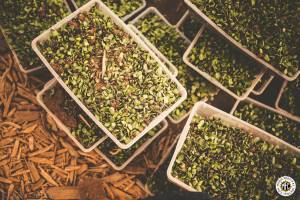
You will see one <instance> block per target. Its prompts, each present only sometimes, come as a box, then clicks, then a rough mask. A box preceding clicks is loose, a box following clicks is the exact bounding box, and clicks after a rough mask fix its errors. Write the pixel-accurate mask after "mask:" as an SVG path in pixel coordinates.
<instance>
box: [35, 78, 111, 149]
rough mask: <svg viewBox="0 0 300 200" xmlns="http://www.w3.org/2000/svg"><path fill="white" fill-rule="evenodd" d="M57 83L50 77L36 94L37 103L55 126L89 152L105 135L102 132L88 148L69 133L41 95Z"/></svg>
mask: <svg viewBox="0 0 300 200" xmlns="http://www.w3.org/2000/svg"><path fill="white" fill-rule="evenodd" d="M57 84H58V82H57V80H55V79H52V80H50V81H49V82H47V83H46V84H45V86H44V88H43V89H42V90H41V91H40V92H39V93H38V94H37V101H38V102H39V104H40V105H41V106H42V107H43V108H44V109H45V110H46V112H47V113H48V114H49V115H50V116H51V117H52V118H53V120H54V121H55V122H56V124H57V126H58V127H59V128H60V129H61V130H62V131H64V132H65V133H66V134H67V135H68V136H69V137H70V138H71V139H72V140H73V142H74V143H75V144H76V145H77V146H78V147H79V148H80V149H81V150H82V151H83V152H90V151H92V150H94V149H95V148H96V147H97V146H98V145H99V144H100V143H102V142H103V141H104V140H105V139H106V138H107V136H106V135H105V134H104V133H103V134H104V136H103V137H102V138H100V139H99V141H97V142H96V143H95V144H93V145H92V146H91V147H90V148H85V147H84V146H83V145H82V144H81V143H80V142H79V141H78V140H77V139H76V138H75V137H74V136H73V135H72V133H71V130H70V129H69V128H68V127H67V126H66V125H64V123H63V122H62V121H61V120H60V119H59V118H58V117H57V116H56V115H55V114H54V113H53V112H51V110H50V109H49V108H48V107H47V106H46V104H45V103H44V100H43V96H44V94H45V92H47V91H48V90H50V89H52V88H53V87H55V86H56V85H57Z"/></svg>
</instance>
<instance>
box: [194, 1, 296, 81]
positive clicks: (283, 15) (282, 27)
mask: <svg viewBox="0 0 300 200" xmlns="http://www.w3.org/2000/svg"><path fill="white" fill-rule="evenodd" d="M191 2H192V3H194V4H195V5H196V6H197V7H198V8H199V9H200V10H201V11H202V12H203V13H204V14H205V15H206V16H208V17H209V18H210V19H211V20H212V21H213V22H215V23H216V24H217V25H218V26H219V27H220V28H221V29H223V30H224V31H225V32H226V33H227V34H228V35H230V36H231V37H232V38H234V39H235V40H236V41H237V42H239V43H241V44H242V45H243V46H245V47H247V48H248V49H249V50H250V51H252V52H253V53H254V54H256V55H257V56H258V57H260V58H261V59H263V60H265V61H266V62H268V63H270V64H271V65H273V66H274V67H275V68H276V69H278V70H279V71H281V72H282V73H284V74H285V75H287V76H294V75H295V74H296V73H297V72H298V71H299V66H300V60H299V59H300V55H299V52H300V45H299V44H300V29H299V28H300V26H299V21H300V12H299V8H300V1H295V0H264V1H262V0H251V1H250V0H249V1H232V0H223V1H217V0H191Z"/></svg>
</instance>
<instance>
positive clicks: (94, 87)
mask: <svg viewBox="0 0 300 200" xmlns="http://www.w3.org/2000/svg"><path fill="white" fill-rule="evenodd" d="M39 48H40V49H41V52H42V53H43V54H44V56H45V57H46V59H47V60H48V61H49V63H50V64H51V66H52V67H53V68H54V70H55V71H56V72H57V73H58V74H59V75H60V76H61V78H62V79H63V81H64V82H65V83H66V85H67V86H68V87H69V88H70V89H71V90H72V91H73V93H74V94H75V95H76V96H77V97H78V98H79V99H80V100H81V101H82V102H83V103H84V104H85V106H87V108H88V109H89V110H90V111H91V112H92V113H93V114H94V115H95V116H96V118H97V119H98V120H99V121H100V122H102V124H103V125H104V126H105V127H106V128H107V129H108V130H109V131H110V132H111V133H112V134H113V135H114V136H115V137H116V138H117V139H118V140H119V141H120V142H122V143H125V144H128V143H129V142H130V141H131V140H132V139H133V138H135V137H136V136H137V135H138V134H139V133H140V132H141V131H143V130H144V129H145V127H146V126H147V125H148V124H149V123H150V122H151V121H152V120H153V119H154V118H155V117H157V116H158V115H159V114H160V113H162V112H163V111H165V110H166V109H168V108H169V107H170V106H171V105H173V104H174V103H175V102H176V101H177V100H178V99H179V98H180V94H179V90H178V88H177V85H176V84H175V83H174V82H172V81H171V79H170V78H169V77H168V76H167V75H166V74H165V73H164V72H163V70H162V68H161V67H160V66H159V64H158V63H157V62H156V61H155V59H154V58H152V57H151V55H150V54H149V53H148V52H146V51H145V50H143V49H142V48H141V47H139V45H138V44H137V43H136V42H134V40H133V39H132V38H131V36H130V35H129V34H127V33H126V32H124V31H123V29H121V28H120V27H118V26H117V25H116V24H115V23H114V22H113V21H112V19H111V18H109V17H108V16H106V15H104V14H103V13H102V12H101V11H100V10H99V9H98V8H97V7H96V6H95V7H93V8H91V10H90V11H89V12H85V13H81V14H79V15H78V16H77V17H76V18H74V19H73V20H71V21H70V22H68V24H66V25H65V26H64V27H63V28H61V29H59V30H57V31H52V33H51V38H50V39H49V40H47V41H45V42H44V43H43V44H40V45H39Z"/></svg>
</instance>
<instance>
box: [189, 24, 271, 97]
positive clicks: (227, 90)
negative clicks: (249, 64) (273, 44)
mask: <svg viewBox="0 0 300 200" xmlns="http://www.w3.org/2000/svg"><path fill="white" fill-rule="evenodd" d="M206 28H207V25H206V24H204V25H203V26H202V27H201V28H200V30H199V32H198V33H197V35H196V37H195V39H194V40H193V41H192V43H191V44H190V46H189V47H188V49H187V50H186V52H185V53H184V55H183V60H184V62H185V63H186V64H187V65H188V66H190V67H191V68H192V69H194V70H195V71H196V72H198V73H199V74H200V75H202V76H203V77H204V78H206V79H207V80H209V81H210V82H211V83H213V84H214V85H216V86H217V87H219V88H221V89H222V90H223V91H225V92H226V93H227V94H229V95H231V96H232V97H234V98H236V99H238V100H244V99H246V98H247V96H249V94H250V93H251V92H252V90H253V89H254V88H255V86H256V84H257V83H258V82H259V80H260V79H261V77H262V76H263V74H264V73H265V71H266V69H265V68H263V67H262V68H261V70H260V72H259V73H258V74H257V75H256V77H255V79H253V80H252V83H251V86H250V87H248V88H247V90H246V91H245V92H244V93H243V94H242V95H240V96H239V95H237V94H236V93H234V92H232V91H231V90H229V89H228V88H226V87H225V86H223V85H222V84H221V83H220V82H219V81H218V80H216V79H215V78H214V77H212V76H211V75H210V74H208V73H207V72H205V71H203V70H201V69H199V68H198V67H197V66H196V65H194V64H193V63H192V62H191V61H190V59H189V54H190V53H191V51H192V49H193V48H194V47H195V45H196V43H197V42H198V40H200V39H201V36H202V34H203V32H204V30H205V29H206ZM253 64H254V63H253Z"/></svg>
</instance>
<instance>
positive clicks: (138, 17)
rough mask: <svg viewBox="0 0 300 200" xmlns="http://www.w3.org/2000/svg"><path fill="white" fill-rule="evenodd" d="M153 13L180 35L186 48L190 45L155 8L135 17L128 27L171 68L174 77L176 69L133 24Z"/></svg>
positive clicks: (150, 8)
mask: <svg viewBox="0 0 300 200" xmlns="http://www.w3.org/2000/svg"><path fill="white" fill-rule="evenodd" d="M151 13H154V14H155V15H157V16H159V18H160V19H161V20H162V21H163V22H164V23H166V24H167V25H168V26H170V27H172V28H174V29H175V30H176V31H177V33H178V34H180V36H181V37H182V38H183V39H184V40H185V41H186V43H187V46H188V45H189V44H190V43H191V41H190V40H189V39H188V38H187V37H185V35H184V34H182V33H181V32H180V31H179V30H178V28H177V27H176V26H174V25H172V24H171V23H170V22H169V21H168V20H167V19H166V18H165V17H164V16H163V15H162V14H161V13H160V12H159V11H158V10H157V9H156V8H154V7H149V8H147V9H146V10H145V11H144V12H142V13H141V14H140V15H139V16H137V17H136V18H134V19H133V20H132V21H130V22H129V25H131V26H130V27H131V28H132V29H133V31H134V32H135V33H136V34H137V35H138V36H140V37H141V38H142V40H143V41H144V42H145V43H146V44H147V45H148V46H149V47H150V49H151V50H152V51H154V53H155V54H156V55H158V57H159V58H160V59H161V60H162V61H163V62H165V63H167V64H168V66H170V67H171V71H174V73H176V76H177V74H178V70H177V67H176V66H175V65H174V64H173V63H172V62H171V61H170V60H169V59H168V58H167V57H166V56H165V55H163V54H162V53H161V52H160V51H159V50H158V49H157V48H156V46H155V45H154V44H152V42H150V41H149V40H148V39H147V38H146V37H145V36H144V35H143V33H142V32H141V31H139V30H138V28H137V27H136V26H135V24H136V23H137V22H138V21H139V20H142V19H143V18H145V17H146V16H147V15H149V14H151Z"/></svg>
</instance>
